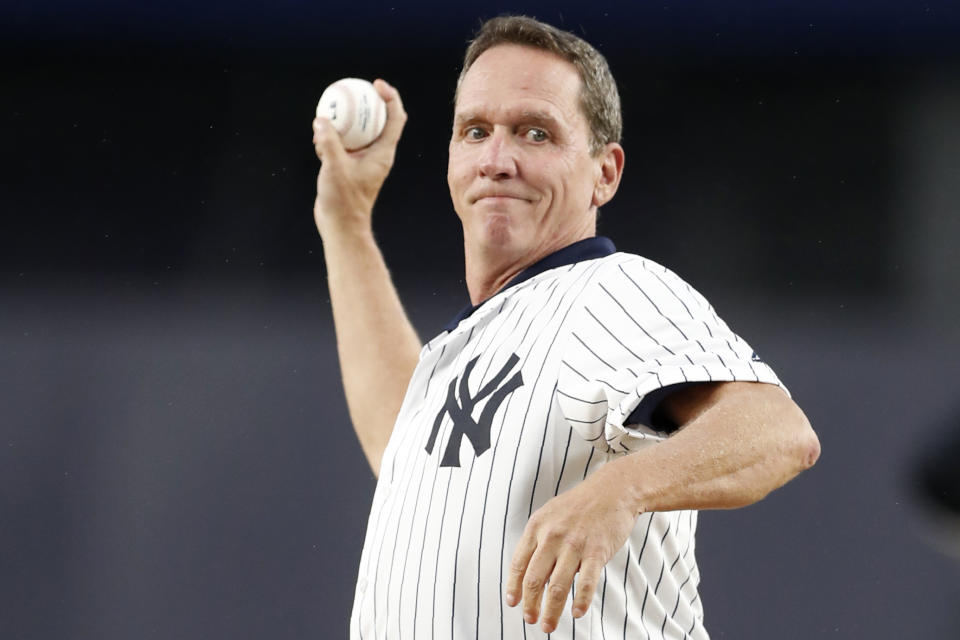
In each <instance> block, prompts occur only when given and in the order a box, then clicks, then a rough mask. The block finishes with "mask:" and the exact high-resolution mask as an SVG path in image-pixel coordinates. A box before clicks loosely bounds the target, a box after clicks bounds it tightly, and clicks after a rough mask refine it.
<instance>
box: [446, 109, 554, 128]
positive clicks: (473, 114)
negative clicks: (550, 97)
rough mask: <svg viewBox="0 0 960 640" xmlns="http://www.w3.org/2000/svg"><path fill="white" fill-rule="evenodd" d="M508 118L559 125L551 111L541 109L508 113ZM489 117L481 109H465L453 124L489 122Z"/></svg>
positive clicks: (464, 124) (544, 124)
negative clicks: (514, 114)
mask: <svg viewBox="0 0 960 640" xmlns="http://www.w3.org/2000/svg"><path fill="white" fill-rule="evenodd" d="M507 119H508V120H509V119H518V120H519V121H521V122H530V123H533V124H539V125H543V126H546V127H547V128H551V129H556V128H557V127H558V125H559V121H558V120H557V118H556V117H555V116H554V115H553V114H552V113H550V112H549V111H543V110H541V109H533V110H528V109H524V110H523V111H520V112H519V113H518V114H516V116H513V115H512V114H509V113H508V114H507ZM488 121H489V119H488V118H485V117H483V116H482V115H481V114H480V112H479V111H464V112H463V113H458V114H457V115H456V116H454V118H453V124H454V125H455V126H456V127H463V126H466V125H468V124H472V123H475V122H488Z"/></svg>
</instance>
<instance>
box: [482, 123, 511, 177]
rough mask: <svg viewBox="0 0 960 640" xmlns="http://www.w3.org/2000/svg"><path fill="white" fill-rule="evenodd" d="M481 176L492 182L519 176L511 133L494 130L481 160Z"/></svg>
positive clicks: (485, 145) (484, 147)
mask: <svg viewBox="0 0 960 640" xmlns="http://www.w3.org/2000/svg"><path fill="white" fill-rule="evenodd" d="M478 168H479V171H480V175H481V176H483V177H484V178H490V179H492V180H503V179H504V178H512V177H514V176H515V175H517V156H516V148H515V147H514V145H513V141H512V139H511V137H510V135H509V132H507V131H505V130H502V129H500V128H499V127H496V128H494V130H493V132H492V133H491V134H490V136H489V137H488V138H487V140H486V142H485V143H484V145H483V151H482V152H481V155H480V159H479V167H478Z"/></svg>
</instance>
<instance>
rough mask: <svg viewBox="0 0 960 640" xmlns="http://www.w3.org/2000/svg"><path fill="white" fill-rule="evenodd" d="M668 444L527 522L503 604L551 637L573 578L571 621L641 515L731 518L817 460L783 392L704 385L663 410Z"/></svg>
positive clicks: (623, 463)
mask: <svg viewBox="0 0 960 640" xmlns="http://www.w3.org/2000/svg"><path fill="white" fill-rule="evenodd" d="M659 411H661V412H662V413H663V414H664V415H666V417H668V418H670V419H671V420H672V421H673V422H675V423H676V424H677V425H679V426H680V428H679V430H678V431H677V432H676V433H674V435H672V436H671V437H670V438H667V439H666V440H664V441H663V442H660V443H657V444H656V445H652V446H648V447H645V448H643V449H640V450H639V451H636V452H634V453H632V454H629V455H626V456H622V457H620V458H618V459H616V460H614V461H611V462H610V463H608V464H606V465H605V466H603V467H601V468H600V469H598V470H597V471H596V472H595V473H593V474H592V475H591V476H590V477H588V478H587V479H586V480H584V481H583V482H582V483H581V484H580V485H578V486H576V487H574V488H573V489H571V490H569V491H566V492H564V493H562V494H560V495H559V496H557V497H555V498H553V499H552V500H550V501H549V502H547V503H546V504H545V505H543V506H542V507H541V508H540V509H538V510H537V511H536V512H534V514H533V515H532V516H531V518H530V520H529V522H528V523H527V527H526V529H525V531H524V534H523V536H522V538H521V540H520V542H519V544H518V545H517V548H516V552H515V553H514V556H513V561H512V562H511V566H510V576H509V580H508V582H507V587H506V593H505V597H506V601H507V604H509V605H510V606H514V605H516V604H518V603H521V602H522V604H523V613H524V619H525V620H526V621H527V622H528V623H531V624H532V623H535V622H536V621H537V620H538V619H540V618H541V616H540V606H541V601H542V603H543V616H542V619H541V626H542V628H543V630H544V631H545V632H547V633H550V632H551V631H553V630H554V629H555V628H556V625H557V620H558V618H559V616H560V613H561V611H562V610H563V605H564V603H565V602H566V599H567V594H569V593H570V587H571V585H572V584H573V579H574V575H576V574H577V573H579V576H578V577H577V590H576V594H575V595H574V600H573V615H574V617H580V616H582V615H583V614H585V613H586V611H587V609H588V608H589V604H590V601H591V600H592V599H593V595H594V592H595V591H596V588H597V584H598V583H599V580H600V575H601V573H602V571H603V567H604V566H605V565H606V563H607V562H608V561H609V560H610V558H611V557H613V555H614V554H615V553H616V552H617V551H618V550H619V549H620V548H621V547H622V546H623V544H624V542H625V541H626V539H627V537H628V536H629V534H630V531H631V530H632V529H633V526H634V524H635V522H636V519H637V517H638V516H639V515H640V514H643V513H646V512H650V511H674V510H680V509H731V508H735V507H742V506H746V505H749V504H752V503H754V502H757V501H758V500H761V499H762V498H764V497H765V496H766V495H767V494H768V493H770V492H771V491H773V490H774V489H776V488H778V487H781V486H783V485H784V484H786V483H787V482H788V481H789V480H790V479H791V478H793V477H794V476H796V475H797V474H798V473H800V472H801V471H803V470H804V469H808V468H809V467H811V466H812V465H813V464H814V463H815V462H816V460H817V458H818V457H819V455H820V443H819V440H818V439H817V436H816V434H815V433H814V431H813V429H812V428H811V427H810V423H809V422H808V421H807V418H806V416H805V415H804V414H803V411H801V410H800V408H799V407H798V406H797V405H796V404H795V403H794V402H793V400H791V399H790V398H789V397H788V396H787V394H786V393H785V392H784V391H783V390H782V389H780V388H779V387H777V386H775V385H771V384H762V383H753V382H722V383H704V384H698V385H694V386H691V387H687V388H684V389H682V390H680V391H677V392H676V393H674V394H672V395H670V396H668V397H667V398H665V399H664V400H663V402H662V403H661V405H660V408H659Z"/></svg>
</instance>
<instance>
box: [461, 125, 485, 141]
mask: <svg viewBox="0 0 960 640" xmlns="http://www.w3.org/2000/svg"><path fill="white" fill-rule="evenodd" d="M463 137H464V138H466V139H467V140H483V139H484V138H486V137H487V132H486V131H484V130H483V129H482V128H481V127H470V128H469V129H467V130H466V131H465V132H464V136H463Z"/></svg>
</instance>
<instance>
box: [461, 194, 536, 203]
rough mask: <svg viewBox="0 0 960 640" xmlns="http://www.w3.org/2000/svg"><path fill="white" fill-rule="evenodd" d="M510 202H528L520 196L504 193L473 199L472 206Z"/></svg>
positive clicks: (483, 195)
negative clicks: (482, 203)
mask: <svg viewBox="0 0 960 640" xmlns="http://www.w3.org/2000/svg"><path fill="white" fill-rule="evenodd" d="M512 201H520V202H529V200H528V199H526V198H521V197H520V196H516V195H511V194H506V193H487V194H481V195H479V196H476V197H475V198H473V202H474V204H476V203H478V202H484V203H488V204H504V203H507V202H512Z"/></svg>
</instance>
